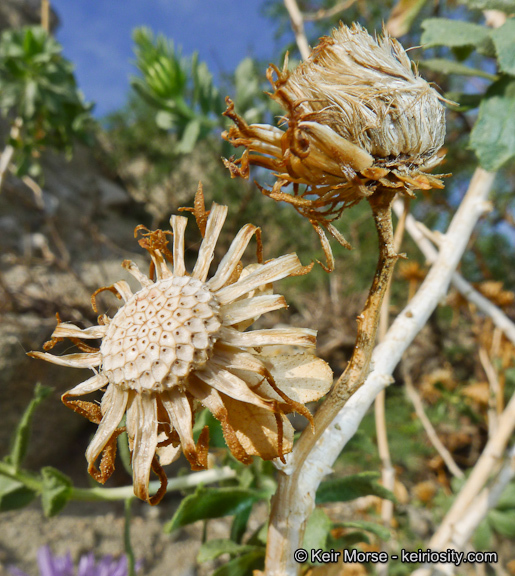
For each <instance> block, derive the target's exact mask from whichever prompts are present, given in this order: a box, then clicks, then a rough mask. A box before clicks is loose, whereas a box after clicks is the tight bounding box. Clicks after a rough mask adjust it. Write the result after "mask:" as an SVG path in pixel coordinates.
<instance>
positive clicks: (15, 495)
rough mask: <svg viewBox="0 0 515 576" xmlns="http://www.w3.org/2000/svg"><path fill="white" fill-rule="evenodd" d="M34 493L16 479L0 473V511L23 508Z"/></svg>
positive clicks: (34, 495) (32, 498)
mask: <svg viewBox="0 0 515 576" xmlns="http://www.w3.org/2000/svg"><path fill="white" fill-rule="evenodd" d="M35 497H36V493H35V492H34V490H31V489H30V488H27V486H25V484H22V483H21V482H19V481H18V480H14V479H13V478H8V477H7V476H2V475H0V512H8V511H9V510H18V509H19V508H24V507H25V506H27V505H28V504H30V503H31V502H32V500H34V498H35Z"/></svg>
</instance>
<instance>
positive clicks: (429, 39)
mask: <svg viewBox="0 0 515 576" xmlns="http://www.w3.org/2000/svg"><path fill="white" fill-rule="evenodd" d="M422 29H423V30H424V33H423V34H422V38H421V42H422V44H423V45H424V48H432V47H433V46H448V47H449V48H461V47H464V46H471V47H474V48H478V49H481V48H484V47H485V46H486V45H487V44H488V43H489V41H490V36H489V31H488V29H487V28H485V27H484V26H480V25H479V24H473V23H472V22H463V21H459V20H450V19H448V18H428V19H427V20H424V22H423V23H422Z"/></svg>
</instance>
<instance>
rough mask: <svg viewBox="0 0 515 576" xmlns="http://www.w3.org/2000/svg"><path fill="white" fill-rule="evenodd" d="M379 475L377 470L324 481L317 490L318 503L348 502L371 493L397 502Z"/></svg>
mask: <svg viewBox="0 0 515 576" xmlns="http://www.w3.org/2000/svg"><path fill="white" fill-rule="evenodd" d="M379 476H380V475H379V474H378V473H377V472H361V473H359V474H353V475H351V476H346V477H344V478H335V479H333V480H327V481H326V482H322V484H320V487H319V489H318V492H317V496H316V503H317V504H325V503H326V502H347V501H349V500H354V499H355V498H359V497H361V496H368V495H370V494H373V495H374V496H379V497H380V498H385V499H386V500H391V501H392V502H395V496H394V495H393V493H392V492H390V490H387V489H386V488H384V487H383V486H381V485H380V484H379V483H378V482H377V479H378V478H379Z"/></svg>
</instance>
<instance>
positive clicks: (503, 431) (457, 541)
mask: <svg viewBox="0 0 515 576" xmlns="http://www.w3.org/2000/svg"><path fill="white" fill-rule="evenodd" d="M514 428H515V394H514V395H513V396H512V398H511V400H510V402H509V403H508V405H507V406H506V409H505V410H504V412H503V414H502V416H501V417H500V418H499V427H498V428H497V431H496V433H495V435H494V436H493V437H492V438H491V439H490V440H489V441H488V442H487V444H486V446H485V449H484V450H483V453H482V454H481V456H480V457H479V460H478V461H477V462H476V465H475V466H474V470H473V471H472V474H471V475H470V476H469V478H468V480H467V482H466V483H465V485H464V486H463V488H462V489H461V491H460V493H459V494H458V496H457V498H456V500H455V501H454V504H453V505H452V506H451V509H450V510H449V511H448V512H447V514H446V516H445V518H444V519H443V522H442V523H441V524H440V527H439V528H438V530H437V531H436V532H435V534H434V535H433V537H432V538H431V540H430V542H429V544H428V548H431V549H434V550H445V549H447V548H454V549H456V550H460V549H462V548H463V547H464V545H465V544H466V543H467V541H468V539H469V538H470V536H471V535H472V532H473V531H474V530H475V529H476V528H477V525H478V524H479V522H481V520H482V519H483V518H484V516H485V515H486V513H487V512H488V510H489V509H490V508H493V507H494V506H495V505H496V503H497V501H498V500H499V497H500V495H501V492H502V489H503V488H504V486H506V484H507V483H508V482H509V481H510V479H511V477H513V475H514V473H515V469H514V464H515V463H514V462H513V458H514V456H515V453H514V449H512V450H511V453H510V460H512V462H511V463H507V467H506V466H505V467H504V468H503V469H502V470H501V473H500V474H499V476H498V479H497V481H496V482H495V483H494V484H493V485H492V487H491V488H490V489H486V488H485V489H484V490H483V491H482V492H481V494H479V492H480V491H481V490H482V488H483V486H484V485H485V484H486V482H487V480H488V479H489V477H490V475H491V473H492V471H495V470H496V469H498V466H499V462H500V461H501V460H502V456H503V453H504V451H505V450H506V445H507V443H508V441H509V439H510V437H511V434H512V432H513V429H514ZM510 474H511V476H510ZM478 494H479V497H478ZM449 566H450V565H438V566H433V567H431V568H426V567H424V568H419V569H418V570H415V571H414V572H413V574H412V576H428V575H429V574H431V572H432V571H433V570H434V569H436V568H438V570H441V571H443V572H446V568H448V567H449Z"/></svg>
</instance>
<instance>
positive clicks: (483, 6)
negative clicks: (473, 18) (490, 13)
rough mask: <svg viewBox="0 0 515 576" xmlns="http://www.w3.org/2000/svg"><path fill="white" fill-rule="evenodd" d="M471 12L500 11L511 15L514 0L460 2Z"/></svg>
mask: <svg viewBox="0 0 515 576" xmlns="http://www.w3.org/2000/svg"><path fill="white" fill-rule="evenodd" d="M461 1H462V3H463V4H466V5H467V7H468V8H470V9H471V10H500V11H501V12H506V13H507V14H511V13H512V12H514V11H515V0H461Z"/></svg>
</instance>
